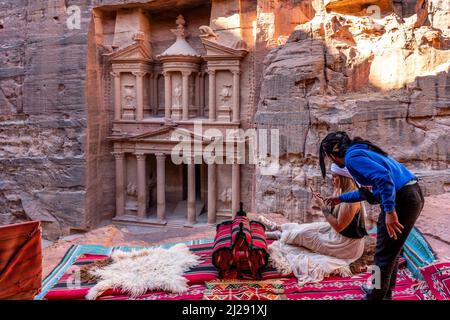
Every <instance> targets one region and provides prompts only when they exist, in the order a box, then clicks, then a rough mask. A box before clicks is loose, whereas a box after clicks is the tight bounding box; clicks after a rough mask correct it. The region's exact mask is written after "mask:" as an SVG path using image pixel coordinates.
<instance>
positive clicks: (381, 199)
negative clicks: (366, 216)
mask: <svg viewBox="0 0 450 320" xmlns="http://www.w3.org/2000/svg"><path fill="white" fill-rule="evenodd" d="M319 155H320V168H321V171H322V175H323V177H324V178H325V175H326V167H325V158H327V157H328V158H329V159H330V160H331V161H332V162H334V163H335V164H336V165H338V166H339V167H341V168H343V167H344V166H345V167H347V169H348V171H349V172H350V174H351V175H352V176H353V178H354V179H355V180H356V181H357V182H358V183H359V184H360V185H362V186H364V187H362V188H359V190H356V191H353V192H348V193H344V194H342V195H340V196H339V197H332V198H327V199H326V203H327V204H328V205H330V206H335V205H337V204H339V203H341V202H357V201H362V200H367V201H368V202H369V203H371V204H376V203H378V204H380V207H381V213H380V215H379V218H378V222H377V246H376V251H375V264H376V265H377V266H378V267H379V268H380V273H381V274H380V286H379V288H373V289H369V288H368V287H365V286H363V287H362V289H363V291H364V292H365V293H366V298H365V299H367V300H381V299H392V290H393V289H394V287H395V281H396V276H397V268H398V259H399V256H400V252H401V250H402V247H403V244H404V243H405V241H406V238H407V237H408V235H409V233H410V231H411V230H412V228H413V226H414V223H415V222H416V220H417V218H418V217H419V215H420V212H421V211H422V208H423V205H424V198H423V195H422V191H421V189H420V186H419V185H418V183H417V178H416V177H415V176H414V175H413V174H412V173H411V172H410V171H409V170H408V169H406V168H405V166H403V165H402V164H401V163H399V162H397V161H395V160H394V159H392V158H391V157H389V156H388V154H387V153H386V152H384V151H383V150H382V149H381V148H380V147H378V146H376V145H374V144H373V143H371V142H370V141H367V140H363V139H361V138H354V139H350V137H349V136H348V135H347V134H346V133H345V132H342V131H338V132H333V133H330V134H328V135H327V136H326V137H325V139H323V140H322V142H321V144H320V151H319Z"/></svg>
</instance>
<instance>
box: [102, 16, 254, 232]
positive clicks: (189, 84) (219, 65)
mask: <svg viewBox="0 0 450 320" xmlns="http://www.w3.org/2000/svg"><path fill="white" fill-rule="evenodd" d="M134 16H135V17H138V22H137V25H138V28H137V30H136V28H135V29H134V32H132V33H129V34H128V35H129V37H130V41H129V43H128V44H127V45H125V46H119V45H116V46H113V47H112V48H111V50H110V52H109V53H107V54H105V56H106V57H107V59H108V61H109V62H110V66H111V76H112V84H113V86H112V87H113V94H112V95H113V97H114V99H113V103H114V118H113V121H112V132H111V134H110V136H109V137H108V140H109V141H111V142H112V144H113V153H112V154H113V155H114V158H115V190H116V214H115V217H114V220H115V221H116V222H117V223H124V224H144V225H182V226H193V225H195V224H197V223H210V224H213V223H216V221H217V219H218V218H220V217H231V215H232V214H233V213H235V212H236V211H237V210H238V204H239V201H240V194H241V165H240V164H239V163H238V161H237V153H236V150H233V151H231V152H229V151H228V152H223V154H216V156H222V157H223V158H224V161H223V163H206V162H205V160H204V159H203V157H202V153H201V151H199V150H197V149H195V148H192V149H189V150H190V151H187V152H186V151H183V152H182V153H183V154H180V155H179V156H182V157H183V159H184V161H183V163H179V164H175V163H174V162H173V161H172V154H173V152H174V150H175V149H174V148H176V146H177V144H179V140H176V139H174V138H173V137H174V132H175V133H178V134H179V133H180V132H181V133H182V135H184V136H185V138H186V139H190V140H189V141H192V144H197V145H200V146H206V145H208V143H211V141H215V140H214V137H212V136H211V134H207V132H208V131H209V132H211V130H213V131H212V132H215V135H217V136H224V137H225V136H226V134H227V133H226V132H227V130H230V129H239V128H241V68H242V64H241V63H242V60H243V59H244V58H245V57H246V55H247V53H248V51H247V48H246V44H245V42H244V41H242V40H239V39H238V40H237V41H233V42H230V41H221V37H220V36H218V35H217V34H215V32H214V31H213V30H212V29H211V28H210V27H208V26H206V25H203V26H200V28H199V31H200V33H199V35H198V38H199V39H197V40H200V41H201V44H202V45H203V50H202V52H198V50H196V49H194V48H193V47H192V46H191V44H190V43H189V41H188V39H189V33H188V31H187V29H186V25H187V23H188V22H189V21H186V20H185V18H184V17H183V16H182V15H181V14H180V15H178V17H177V18H176V21H173V22H172V25H173V26H174V28H172V29H171V30H170V31H171V32H172V34H173V40H172V42H173V43H172V44H171V45H169V46H168V47H167V49H165V50H164V51H163V52H162V53H159V54H155V52H153V50H152V46H151V41H150V40H151V35H149V33H148V32H147V30H148V29H151V25H149V22H148V21H146V19H145V16H144V15H143V14H142V11H141V10H139V9H137V10H136V15H134ZM120 36H122V34H120ZM200 122H201V128H202V129H201V130H202V132H200V133H199V132H196V131H195V126H196V124H198V123H200ZM226 142H227V141H226V139H225V140H220V143H222V144H223V146H222V147H221V148H219V150H226V147H225V144H226ZM216 143H217V142H216ZM236 149H237V148H236Z"/></svg>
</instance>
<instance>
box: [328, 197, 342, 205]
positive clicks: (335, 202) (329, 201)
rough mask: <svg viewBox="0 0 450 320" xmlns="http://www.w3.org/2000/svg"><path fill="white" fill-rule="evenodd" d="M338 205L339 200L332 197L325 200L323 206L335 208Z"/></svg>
mask: <svg viewBox="0 0 450 320" xmlns="http://www.w3.org/2000/svg"><path fill="white" fill-rule="evenodd" d="M339 203H341V200H340V199H339V198H338V197H332V198H326V199H325V204H326V205H327V206H330V207H335V206H337V205H338V204H339Z"/></svg>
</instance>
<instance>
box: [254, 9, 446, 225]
mask: <svg viewBox="0 0 450 320" xmlns="http://www.w3.org/2000/svg"><path fill="white" fill-rule="evenodd" d="M337 2H341V1H337ZM352 2H353V1H352ZM354 2H355V3H356V2H358V1H354ZM363 2H364V1H363ZM434 10H435V12H439V13H440V12H441V11H444V10H445V5H443V4H441V7H438V8H435V9H434ZM416 21H417V15H412V16H409V17H405V18H402V17H400V16H397V15H396V14H389V15H385V16H384V17H383V18H382V19H378V20H376V21H375V20H369V19H368V18H367V17H364V16H363V17H355V16H350V15H343V14H338V13H334V12H331V11H330V12H329V13H327V14H322V15H318V14H316V16H315V18H314V19H313V20H311V21H310V22H308V23H305V24H303V25H300V26H298V27H297V28H296V29H297V30H296V31H294V32H293V33H292V34H291V36H290V38H289V39H288V41H287V43H286V44H285V45H283V46H280V47H278V48H276V49H274V50H272V51H271V52H270V53H269V54H268V55H267V57H266V60H265V70H264V74H263V80H262V89H261V94H260V101H259V105H258V110H257V112H256V115H255V121H256V124H257V127H258V128H267V129H279V130H280V136H281V151H280V153H281V155H282V158H281V169H280V170H279V171H278V172H277V173H275V174H270V175H267V174H264V172H263V171H262V170H260V169H258V168H257V177H256V188H255V189H256V204H257V206H256V210H257V211H258V212H277V213H280V214H283V215H285V216H287V217H289V218H290V219H291V220H295V221H311V220H315V213H314V211H312V210H311V209H310V207H311V205H310V198H311V194H310V191H309V186H312V187H313V188H314V189H316V190H320V191H322V192H324V193H325V194H327V193H330V191H331V190H330V187H329V186H330V181H326V183H325V182H324V181H323V180H322V178H321V176H320V171H319V170H318V166H317V163H318V145H319V143H320V140H321V139H322V138H323V137H324V136H325V135H326V133H327V132H329V131H331V130H338V129H339V130H345V131H347V132H349V133H350V134H351V135H353V136H363V137H365V138H367V139H369V140H372V141H374V142H375V143H377V144H379V145H380V146H382V147H383V148H384V149H385V150H386V151H388V152H389V153H390V154H391V155H392V156H393V157H394V158H396V159H398V160H400V161H401V162H403V163H404V164H406V165H407V166H408V167H409V168H410V169H411V170H412V171H413V172H415V173H416V174H417V175H418V176H419V177H421V178H422V179H423V180H424V181H423V185H424V189H425V193H426V194H427V195H429V194H439V193H444V192H449V191H450V170H449V160H448V159H449V156H450V141H449V139H448V136H449V134H450V127H449V124H450V76H449V74H448V72H449V61H450V50H449V49H450V46H449V40H450V38H448V36H447V35H446V31H447V30H444V29H446V27H444V25H440V26H439V27H438V26H434V28H432V27H430V26H420V27H415V22H416ZM376 211H377V208H375V207H372V208H371V214H370V215H371V217H372V218H375V214H376Z"/></svg>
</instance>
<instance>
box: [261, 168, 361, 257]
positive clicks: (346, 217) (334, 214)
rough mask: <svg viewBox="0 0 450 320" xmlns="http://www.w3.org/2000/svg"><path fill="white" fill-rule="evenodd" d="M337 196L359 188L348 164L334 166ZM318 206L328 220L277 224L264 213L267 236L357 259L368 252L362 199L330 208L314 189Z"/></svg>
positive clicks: (332, 170) (322, 252) (334, 184)
mask: <svg viewBox="0 0 450 320" xmlns="http://www.w3.org/2000/svg"><path fill="white" fill-rule="evenodd" d="M331 172H332V178H333V179H332V180H333V187H334V196H339V195H340V194H342V193H346V192H349V191H354V190H356V189H357V186H356V184H355V181H354V180H353V179H352V176H351V175H350V173H349V172H348V171H347V169H346V168H339V167H338V166H337V165H335V164H333V165H332V166H331ZM313 197H314V200H315V206H316V207H319V208H320V209H321V210H322V212H323V214H324V216H325V219H326V220H327V222H314V223H303V224H298V223H285V224H282V225H277V224H276V223H274V222H273V221H271V220H269V219H267V218H265V217H263V216H260V217H259V220H260V222H262V223H263V224H264V225H266V227H267V229H268V230H269V231H268V232H267V238H268V239H270V238H272V239H280V241H281V242H283V243H285V244H289V245H294V246H300V247H304V248H307V249H309V250H310V251H312V252H316V253H320V254H323V255H327V256H332V257H336V258H339V259H346V260H349V261H354V260H356V259H358V258H360V257H361V256H362V254H363V252H364V236H365V235H367V232H366V229H365V224H364V214H365V210H364V206H363V204H362V203H361V202H355V203H340V204H339V205H337V206H335V207H333V208H328V207H327V206H326V205H325V203H324V198H323V197H322V196H321V195H320V194H318V193H313Z"/></svg>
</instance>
